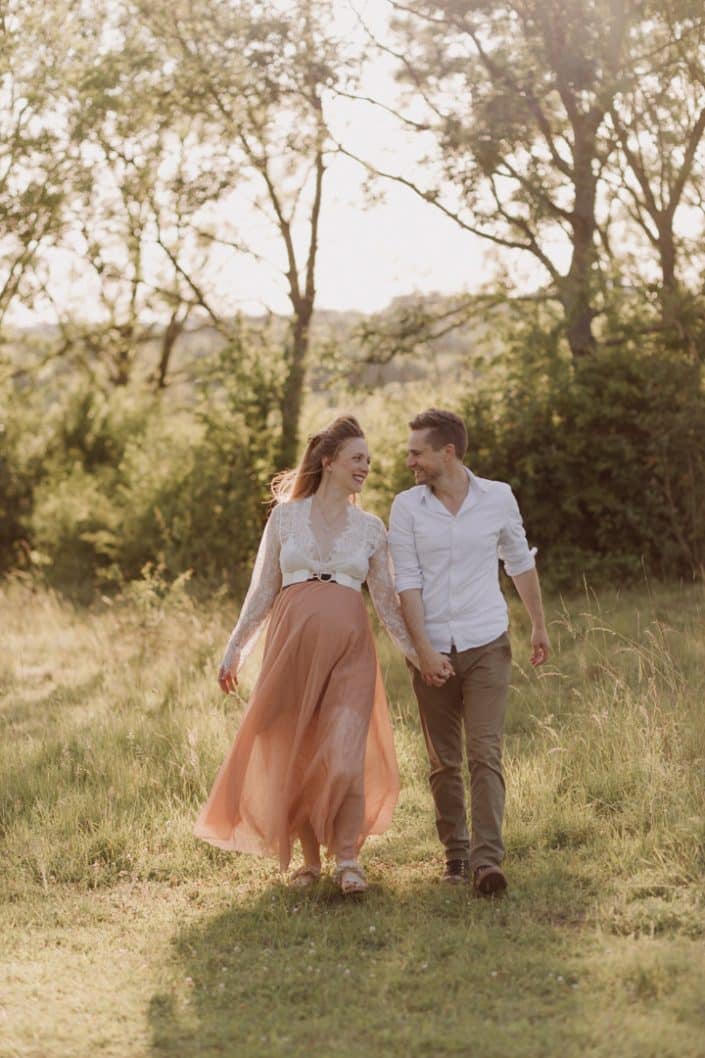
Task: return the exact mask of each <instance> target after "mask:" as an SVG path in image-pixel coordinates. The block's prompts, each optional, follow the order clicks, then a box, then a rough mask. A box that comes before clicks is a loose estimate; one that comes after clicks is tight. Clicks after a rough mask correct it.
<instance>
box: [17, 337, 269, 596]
mask: <svg viewBox="0 0 705 1058" xmlns="http://www.w3.org/2000/svg"><path fill="white" fill-rule="evenodd" d="M279 362H280V361H279V358H278V356H277V351H276V350H273V349H271V348H270V347H269V346H268V345H267V343H266V341H265V339H263V338H261V337H257V336H256V335H255V334H250V333H242V334H241V335H239V336H238V337H237V338H233V339H232V340H231V341H230V342H229V343H228V344H226V345H224V346H223V347H222V348H221V349H220V350H218V351H216V352H214V353H212V354H209V355H208V356H206V357H204V358H203V359H202V361H201V365H200V374H199V380H198V382H197V383H196V385H195V388H193V389H192V391H191V393H190V399H189V404H190V406H188V407H185V406H175V404H174V402H173V400H172V399H171V398H170V397H169V396H168V395H167V394H164V393H162V394H160V395H157V396H154V395H150V394H146V393H144V392H141V391H138V390H135V389H133V388H129V387H118V388H116V389H114V390H113V391H112V392H110V393H104V392H102V391H100V390H97V389H95V388H92V387H89V386H87V385H86V384H85V383H78V384H75V386H74V387H73V388H69V390H68V392H67V393H66V394H65V395H64V396H63V398H62V399H61V400H60V401H57V402H56V403H55V404H54V406H53V407H52V408H51V410H50V411H49V412H46V413H45V412H44V411H42V410H40V409H38V408H34V409H33V410H32V412H31V413H28V414H26V415H25V417H24V418H23V419H19V420H18V421H17V422H15V421H14V420H13V421H12V422H11V423H10V428H8V429H6V431H5V432H6V433H12V441H11V444H10V442H9V440H8V443H7V444H6V445H5V448H6V449H7V450H8V457H7V458H4V459H3V462H2V464H0V488H1V489H2V492H0V515H1V517H0V531H1V532H2V533H3V537H4V539H5V540H6V541H7V545H8V548H9V551H10V553H11V552H12V548H13V547H14V548H15V549H16V548H17V546H18V541H19V540H20V539H22V538H23V537H24V538H26V540H27V541H28V543H27V544H26V546H25V548H24V551H25V553H26V554H27V555H28V560H29V561H30V562H32V563H33V564H34V565H35V566H36V567H39V568H40V569H43V570H44V572H45V575H46V576H47V577H48V579H49V580H50V581H51V582H52V583H54V584H59V585H62V586H67V587H69V586H70V587H77V586H83V587H85V588H87V589H88V590H90V589H91V588H92V587H93V586H95V585H96V584H97V583H101V584H103V585H110V584H121V583H123V582H125V581H129V580H132V579H134V578H138V577H139V576H140V574H141V571H142V570H143V568H144V567H145V566H146V565H147V564H150V563H151V564H152V565H153V566H154V567H156V568H158V569H159V570H160V572H161V575H162V576H165V577H167V578H174V577H178V576H179V575H180V574H182V573H184V572H185V571H187V570H191V571H193V573H194V574H196V575H197V576H198V577H199V578H201V579H206V580H216V581H217V582H219V583H220V582H222V581H230V582H231V583H232V582H236V581H239V580H241V579H242V576H243V573H244V572H245V571H246V570H247V569H248V567H249V565H250V562H251V559H252V554H253V551H254V549H255V547H256V545H257V542H258V540H259V536H260V533H261V530H262V526H263V523H264V519H265V517H266V511H267V507H266V498H267V489H266V482H267V480H268V478H269V477H270V476H271V467H272V464H273V461H274V448H275V444H276V441H277V439H278V419H277V412H276V407H277V401H278V392H279V380H278V377H277V365H278V363H279ZM40 419H41V422H42V424H43V425H42V431H41V436H42V438H43V441H42V444H43V447H42V450H41V452H40V454H39V456H38V457H37V458H35V460H34V463H35V464H36V466H34V464H33V470H32V472H31V473H30V471H29V470H28V469H27V468H26V466H25V463H26V460H27V458H28V456H27V454H26V453H29V452H31V441H30V439H31V435H32V433H33V431H35V430H37V428H38V426H39V420H40ZM20 453H25V455H24V457H23V458H24V462H23V459H21V458H20ZM18 497H19V498H21V500H22V502H21V503H19V502H18Z"/></svg>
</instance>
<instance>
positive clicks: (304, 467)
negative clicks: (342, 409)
mask: <svg viewBox="0 0 705 1058" xmlns="http://www.w3.org/2000/svg"><path fill="white" fill-rule="evenodd" d="M357 437H360V438H362V439H363V440H364V438H365V435H364V433H363V431H362V427H361V426H360V424H359V422H358V421H357V419H356V418H354V416H352V415H340V416H339V417H338V418H337V419H334V420H333V422H332V423H330V425H328V426H326V428H325V430H321V431H320V432H319V433H315V434H312V435H311V437H309V439H308V441H307V443H306V449H305V451H304V454H303V456H302V458H301V462H300V463H299V465H298V466H297V467H295V468H294V469H293V470H284V471H282V472H281V473H280V474H277V475H276V476H275V477H274V478H273V479H272V482H271V486H270V487H271V490H272V495H273V497H274V499H275V501H276V502H277V503H285V502H286V501H287V500H302V499H304V498H305V497H306V496H313V494H314V492H316V490H317V489H318V486H319V485H320V484H321V478H322V477H323V460H324V459H331V460H332V459H335V457H336V455H337V454H338V452H339V451H340V449H341V447H342V446H343V445H344V444H345V442H346V441H351V440H353V439H354V438H357Z"/></svg>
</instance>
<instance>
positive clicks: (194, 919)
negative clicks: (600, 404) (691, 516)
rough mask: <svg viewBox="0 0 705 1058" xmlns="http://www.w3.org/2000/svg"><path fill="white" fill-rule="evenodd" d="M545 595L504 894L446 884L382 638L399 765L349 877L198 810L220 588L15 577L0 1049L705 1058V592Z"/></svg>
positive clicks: (218, 729) (512, 796) (215, 756)
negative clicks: (81, 596) (78, 599)
mask: <svg viewBox="0 0 705 1058" xmlns="http://www.w3.org/2000/svg"><path fill="white" fill-rule="evenodd" d="M547 609H548V616H549V620H550V625H551V634H552V638H553V642H554V647H555V653H554V657H553V659H552V662H551V664H550V665H549V666H548V667H547V669H546V670H545V671H544V672H542V673H540V674H538V675H537V674H536V673H533V672H531V671H529V666H528V665H527V664H526V662H525V658H526V656H527V653H528V651H527V631H526V627H525V625H524V624H523V620H522V615H521V613H520V612H519V611H518V610H516V611H515V612H514V614H513V642H514V652H515V662H516V664H515V671H514V679H513V692H512V699H511V708H510V717H509V722H508V733H507V741H506V763H507V782H508V813H507V825H506V837H507V843H508V859H507V871H508V875H509V879H510V891H509V895H508V896H507V897H506V898H505V899H504V900H502V901H485V900H481V899H477V898H475V897H473V896H472V894H471V893H469V892H466V891H465V890H463V891H461V892H458V891H457V890H452V891H450V892H448V891H447V890H446V889H443V888H441V887H439V885H438V884H437V880H436V879H437V875H438V873H439V870H440V867H441V860H442V857H441V854H440V849H439V847H438V843H437V840H436V837H435V831H434V827H433V819H432V809H431V801H430V795H429V793H428V790H427V781H426V765H425V759H424V751H423V747H422V743H421V738H420V734H419V730H418V727H417V724H416V720H415V712H414V706H413V701H412V696H411V693H410V689H409V686H408V682H407V677H406V673H405V671H404V667H403V665H402V664H401V663H400V661H399V660H398V658H397V657H395V656H394V653H393V650H392V648H391V646H390V645H389V644H388V643H387V641H386V640H385V639H384V638H382V637H380V639H379V643H380V652H381V657H382V661H383V668H384V669H385V673H386V679H387V687H388V692H389V697H390V700H391V705H392V711H393V718H394V724H395V730H396V736H397V748H398V754H399V761H400V766H401V770H402V778H403V791H402V796H401V800H400V804H399V807H398V810H397V812H396V816H395V820H394V824H393V827H392V828H391V830H390V831H389V832H388V833H387V834H386V835H384V836H383V837H381V838H377V839H373V840H370V842H369V843H368V844H367V845H366V847H365V849H364V859H365V862H366V864H367V867H368V872H369V876H370V879H371V882H372V888H371V891H370V893H369V894H368V895H367V897H366V898H365V899H363V900H361V901H359V902H357V903H350V902H348V901H343V899H342V898H341V897H340V896H339V894H338V893H337V891H336V890H335V888H334V887H333V885H332V883H331V882H329V881H325V882H324V883H323V884H322V885H321V887H320V888H319V889H318V890H317V891H316V892H315V893H312V894H305V895H302V894H301V893H297V892H294V891H289V890H287V888H286V886H285V884H284V883H283V881H282V879H281V877H280V875H279V873H278V871H277V869H276V866H275V864H274V863H272V862H269V861H262V860H259V859H255V858H251V857H245V856H232V855H228V854H225V853H221V852H218V851H217V850H214V849H211V848H210V847H209V846H206V845H204V844H202V843H198V842H196V841H194V840H193V839H192V837H191V834H190V828H191V825H192V821H193V818H194V815H195V812H196V810H197V807H198V806H199V805H200V803H201V802H202V800H203V799H204V797H205V796H206V793H207V791H208V788H209V784H210V782H211V781H212V779H213V777H214V773H215V770H216V768H217V766H218V764H219V763H220V761H221V759H222V756H223V754H224V752H225V750H226V748H227V746H228V744H229V742H230V739H231V737H232V734H233V732H234V729H235V728H236V725H237V721H238V716H239V713H240V711H241V709H242V703H241V702H240V701H238V700H237V699H236V698H232V697H231V698H223V697H222V696H221V695H220V693H219V691H218V690H217V687H216V684H215V681H214V669H215V664H216V662H217V660H218V655H219V652H220V650H221V648H222V646H223V644H224V641H225V637H226V634H227V631H228V630H229V627H230V625H231V623H232V618H233V616H234V614H233V611H232V604H230V603H228V602H227V601H226V600H225V599H224V598H222V597H220V598H214V599H213V600H212V601H211V603H210V604H209V605H208V606H205V605H201V604H196V603H194V602H192V601H191V600H190V599H189V597H188V595H187V593H186V592H185V590H184V588H183V586H180V585H178V584H177V585H176V586H175V587H174V588H172V589H170V590H167V589H166V588H165V587H164V585H162V584H160V583H159V581H158V580H146V581H144V582H142V583H141V584H139V585H137V586H136V587H134V588H133V589H132V590H131V591H130V593H129V594H128V595H127V596H126V597H124V598H123V599H121V600H118V601H116V602H112V603H111V602H109V601H108V600H105V602H104V603H103V604H101V606H100V607H98V608H94V609H92V610H90V611H86V610H80V609H75V608H73V607H72V606H71V605H70V604H69V603H67V602H65V601H62V600H60V599H58V598H57V597H55V596H53V595H52V594H50V593H47V592H39V591H33V590H32V589H31V588H30V587H29V586H26V585H22V584H21V583H8V584H6V585H5V586H4V588H3V590H2V594H1V596H0V628H1V629H2V637H1V638H2V652H1V654H0V708H1V712H0V719H1V722H2V735H3V737H2V741H1V743H0V831H1V834H2V850H1V853H0V855H1V856H2V860H1V865H0V869H1V871H2V877H1V880H0V899H1V901H2V902H1V905H0V974H1V978H2V979H1V981H0V1055H2V1056H3V1058H6V1056H13V1058H19V1056H22V1058H30V1056H31V1058H59V1056H60V1058H89V1056H90V1058H94V1056H110V1058H137V1056H140V1058H146V1056H151V1058H167V1056H170V1058H171V1056H173V1058H200V1056H204V1058H210V1056H216V1055H229V1056H234V1058H254V1056H280V1055H281V1056H296V1058H310V1056H321V1058H347V1056H350V1058H357V1056H360V1058H361V1056H363V1055H365V1056H368V1055H370V1056H393V1058H396V1056H399V1058H402V1056H404V1058H407V1056H412V1058H422V1056H423V1058H435V1056H437V1055H438V1056H442V1055H458V1056H460V1055H462V1056H468V1058H500V1056H502V1058H518V1056H521V1058H534V1056H535V1058H559V1056H560V1058H572V1056H578V1055H580V1056H582V1055H590V1056H592V1055H594V1056H604V1058H607V1056H610V1058H611V1056H618V1058H651V1056H653V1058H669V1056H673V1058H703V1056H705V984H704V983H703V982H705V945H704V944H703V939H704V937H705V779H704V775H705V709H704V706H703V703H704V701H705V593H704V592H703V588H702V586H690V587H688V588H682V587H673V588H662V587H659V588H656V587H654V588H653V589H649V588H643V589H642V590H640V591H630V592H624V593H621V594H620V593H617V592H612V593H609V594H607V593H605V594H602V595H599V596H597V597H596V596H594V595H592V594H591V593H589V592H586V593H585V595H583V596H582V597H579V598H573V599H568V600H560V599H553V600H549V603H548V607H547ZM255 669H256V665H255V664H252V665H251V666H250V668H249V670H248V671H246V674H245V677H246V678H245V683H247V679H248V678H249V679H250V680H251V679H252V678H253V673H254V671H255Z"/></svg>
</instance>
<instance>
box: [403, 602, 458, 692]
mask: <svg viewBox="0 0 705 1058" xmlns="http://www.w3.org/2000/svg"><path fill="white" fill-rule="evenodd" d="M399 602H400V603H401V612H402V616H403V617H404V623H405V624H406V627H407V628H408V630H409V635H410V636H411V641H412V643H413V644H414V646H415V647H416V653H417V654H418V656H419V665H420V671H421V677H422V679H423V681H424V683H428V684H430V685H432V686H434V687H441V686H442V685H443V684H444V683H445V681H446V680H447V679H448V677H449V676H453V675H454V674H455V670H454V669H453V665H452V663H451V661H450V659H449V658H447V657H446V656H445V654H439V653H438V651H437V650H435V649H434V647H433V645H432V643H431V641H430V639H429V638H428V636H427V635H426V624H425V621H424V610H423V599H422V598H421V589H420V588H409V589H408V590H407V591H402V592H400V593H399Z"/></svg>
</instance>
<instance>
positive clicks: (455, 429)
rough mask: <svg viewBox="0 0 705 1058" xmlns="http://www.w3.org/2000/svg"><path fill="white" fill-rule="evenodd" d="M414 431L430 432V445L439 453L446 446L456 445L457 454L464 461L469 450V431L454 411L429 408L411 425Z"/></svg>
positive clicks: (412, 421) (414, 419) (415, 417)
mask: <svg viewBox="0 0 705 1058" xmlns="http://www.w3.org/2000/svg"><path fill="white" fill-rule="evenodd" d="M409 427H410V428H411V429H412V430H429V431H430V432H429V435H428V443H429V444H430V446H431V448H434V449H436V451H438V449H439V448H443V447H444V445H454V446H455V454H456V456H457V457H458V459H462V458H463V457H464V455H465V453H466V452H467V450H468V431H467V430H466V429H465V423H464V422H463V420H462V419H461V418H460V416H459V415H454V414H453V412H452V411H441V410H440V409H439V408H429V409H428V410H427V411H422V412H421V413H420V414H419V415H416V416H414V418H413V419H412V420H411V422H410V423H409Z"/></svg>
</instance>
